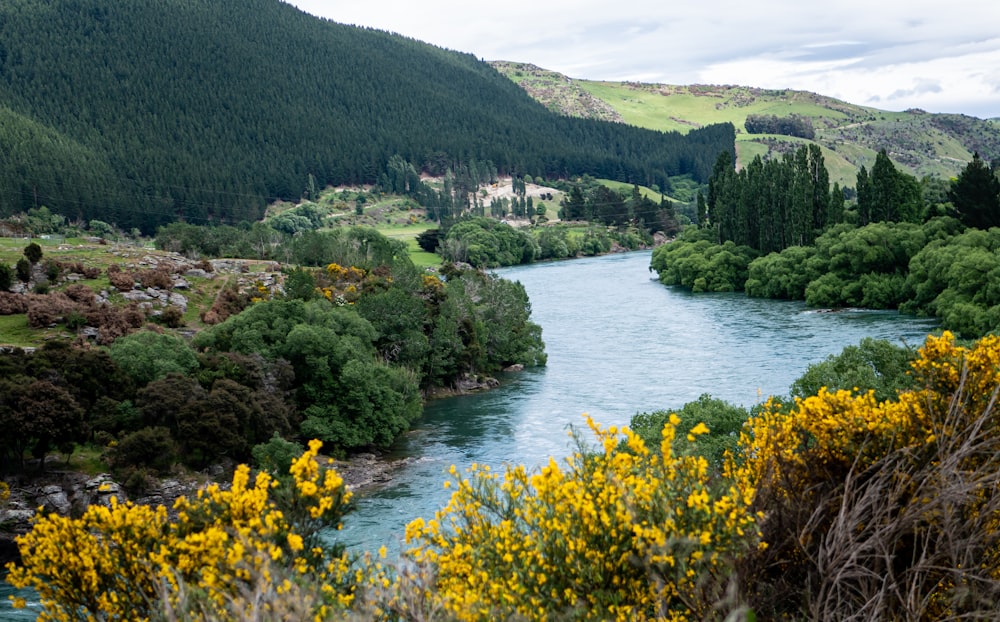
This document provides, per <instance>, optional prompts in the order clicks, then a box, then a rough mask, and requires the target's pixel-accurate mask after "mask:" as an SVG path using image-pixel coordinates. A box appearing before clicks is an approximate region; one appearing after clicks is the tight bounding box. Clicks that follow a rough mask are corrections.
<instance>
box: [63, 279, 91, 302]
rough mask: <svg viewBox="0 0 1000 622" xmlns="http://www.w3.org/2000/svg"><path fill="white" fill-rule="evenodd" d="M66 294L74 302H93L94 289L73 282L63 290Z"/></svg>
mask: <svg viewBox="0 0 1000 622" xmlns="http://www.w3.org/2000/svg"><path fill="white" fill-rule="evenodd" d="M63 293H64V294H66V296H67V297H68V298H69V299H70V300H73V301H75V302H79V303H82V304H92V303H93V302H94V290H92V289H91V288H89V287H87V286H86V285H84V284H82V283H74V284H73V285H69V286H67V287H66V289H65V290H63Z"/></svg>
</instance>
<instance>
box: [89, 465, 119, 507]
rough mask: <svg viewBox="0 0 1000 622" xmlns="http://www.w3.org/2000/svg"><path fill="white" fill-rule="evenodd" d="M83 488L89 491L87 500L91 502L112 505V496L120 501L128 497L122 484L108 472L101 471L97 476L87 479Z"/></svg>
mask: <svg viewBox="0 0 1000 622" xmlns="http://www.w3.org/2000/svg"><path fill="white" fill-rule="evenodd" d="M83 489H84V490H85V491H86V492H87V497H88V499H87V502H88V503H91V504H99V505H103V506H110V505H111V497H115V498H117V499H118V501H119V502H123V501H125V500H126V499H127V498H128V496H127V495H126V494H125V490H124V489H122V487H121V484H119V483H118V482H116V481H115V480H113V479H112V478H111V476H110V475H108V474H107V473H101V474H100V475H98V476H97V477H94V478H92V479H89V480H87V481H86V482H85V483H84V484H83Z"/></svg>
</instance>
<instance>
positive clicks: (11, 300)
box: [0, 292, 28, 315]
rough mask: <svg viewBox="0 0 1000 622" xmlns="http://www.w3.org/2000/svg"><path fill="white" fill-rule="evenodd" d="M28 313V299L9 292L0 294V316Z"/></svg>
mask: <svg viewBox="0 0 1000 622" xmlns="http://www.w3.org/2000/svg"><path fill="white" fill-rule="evenodd" d="M27 312H28V297H27V296H25V295H22V294H14V293H11V292H0V315H16V314H18V313H27Z"/></svg>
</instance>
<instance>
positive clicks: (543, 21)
mask: <svg viewBox="0 0 1000 622" xmlns="http://www.w3.org/2000/svg"><path fill="white" fill-rule="evenodd" d="M289 1H290V2H291V4H294V5H296V6H298V7H299V8H301V9H302V10H304V11H307V12H309V13H312V14H314V15H319V16H322V17H327V18H329V19H331V20H333V21H336V22H340V23H343V24H355V25H358V26H368V27H372V28H376V29H379V30H385V31H389V32H394V33H398V34H401V35H406V36H408V37H412V38H414V39H419V40H421V41H425V42H427V43H432V44H434V45H438V46H441V47H444V48H448V49H451V50H456V51H459V52H468V53H471V54H474V55H476V56H477V57H479V58H481V59H483V60H508V61H520V62H528V63H533V64H535V65H538V66H540V67H544V68H545V69H551V70H554V71H558V72H561V73H564V74H566V75H568V76H570V77H572V78H580V79H588V80H615V81H617V80H633V81H639V82H659V83H666V84H740V85H747V86H757V87H764V88H792V89H802V90H807V91H814V92H817V93H820V94H823V95H829V96H832V97H837V98H839V99H843V100H846V101H848V102H851V103H855V104H861V105H867V106H874V107H876V108H882V109H885V110H905V109H907V108H923V109H924V110H927V111H929V112H958V113H963V114H968V115H973V116H977V117H982V118H988V117H1000V1H997V0H934V1H928V0H907V1H906V2H903V1H901V0H831V1H829V2H811V1H809V0H757V1H752V0H740V1H736V0H715V1H713V2H707V1H705V0H674V1H664V0H617V1H609V0H534V1H530V0H506V1H503V2H479V1H475V0H462V1H457V0H423V1H414V0H289Z"/></svg>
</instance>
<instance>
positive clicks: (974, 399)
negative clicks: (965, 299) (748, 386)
mask: <svg viewBox="0 0 1000 622" xmlns="http://www.w3.org/2000/svg"><path fill="white" fill-rule="evenodd" d="M911 373H912V374H913V376H914V378H915V380H916V381H917V383H916V386H917V389H915V390H911V391H907V392H903V393H900V394H899V395H898V397H897V398H896V399H891V400H887V401H884V402H882V403H878V402H877V401H876V400H875V398H874V397H873V394H872V393H871V392H869V393H864V394H852V392H849V391H836V392H830V391H827V390H826V389H822V390H820V391H819V392H818V394H817V395H814V396H811V397H807V398H805V399H801V400H797V401H796V402H795V404H794V405H792V407H791V408H790V409H788V408H783V407H782V406H781V405H780V404H778V403H776V402H773V401H772V402H769V403H768V404H767V405H766V406H765V407H764V408H763V409H762V412H761V413H760V414H759V416H757V417H754V418H752V419H751V420H750V421H749V422H748V423H747V424H746V426H745V427H744V431H743V434H742V436H741V438H740V445H739V453H740V458H741V459H740V460H733V461H731V462H730V470H731V472H732V473H733V474H734V476H735V479H736V481H737V482H739V484H740V487H741V489H742V490H743V491H744V492H745V493H746V494H748V495H749V494H752V495H753V499H754V506H755V509H757V510H759V511H762V512H764V513H765V516H766V519H765V520H763V521H762V522H761V523H760V525H761V530H762V537H763V540H764V543H765V544H766V545H767V548H766V549H763V550H761V551H759V552H757V553H755V554H754V555H752V556H751V557H750V558H749V559H747V560H744V561H745V563H744V574H745V576H744V580H745V581H744V587H745V593H746V594H748V595H749V600H750V602H751V603H752V604H753V606H754V607H755V609H756V610H757V612H758V614H761V615H764V616H765V617H780V616H782V615H792V616H804V617H807V618H810V619H844V618H845V617H851V616H858V615H859V612H863V615H862V616H861V617H864V618H866V619H880V618H885V617H890V618H895V619H942V618H953V617H954V618H959V617H963V616H966V617H969V618H976V616H978V615H981V614H982V613H983V611H991V610H992V609H990V608H992V607H993V605H992V604H990V603H995V602H997V598H998V597H1000V425H998V424H1000V419H998V417H997V415H996V410H995V408H996V399H997V395H998V387H1000V338H998V337H996V336H988V337H985V338H983V339H981V340H980V341H979V342H977V343H976V344H975V345H974V346H972V347H971V348H963V347H959V346H957V345H956V343H955V339H954V337H953V336H952V335H951V334H950V333H944V334H943V335H942V336H941V337H933V336H931V337H928V338H927V340H926V343H925V345H924V347H923V348H922V349H921V350H920V351H919V353H918V355H917V357H916V359H915V360H914V362H913V363H912V371H911ZM984 604H985V605H986V606H987V609H985V610H984V609H982V607H983V606H984ZM993 614H995V611H993ZM989 617H991V616H989Z"/></svg>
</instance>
